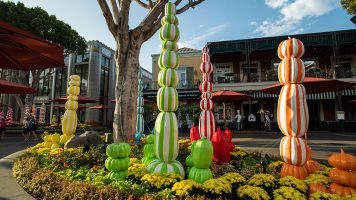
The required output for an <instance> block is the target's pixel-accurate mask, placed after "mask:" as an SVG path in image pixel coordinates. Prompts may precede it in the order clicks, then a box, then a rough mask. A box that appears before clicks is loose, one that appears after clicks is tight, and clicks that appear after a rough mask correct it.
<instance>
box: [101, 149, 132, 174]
mask: <svg viewBox="0 0 356 200" xmlns="http://www.w3.org/2000/svg"><path fill="white" fill-rule="evenodd" d="M130 151H131V147H130V145H129V144H127V143H114V144H110V145H108V146H107V147H106V155H107V156H108V158H106V160H105V167H106V169H108V170H109V171H110V173H109V174H108V175H107V176H108V178H109V179H111V180H124V179H126V177H127V169H128V168H129V165H130V158H129V155H130Z"/></svg>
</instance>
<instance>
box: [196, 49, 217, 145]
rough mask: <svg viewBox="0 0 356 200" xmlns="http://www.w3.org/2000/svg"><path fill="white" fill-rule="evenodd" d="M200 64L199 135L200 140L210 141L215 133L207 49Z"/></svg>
mask: <svg viewBox="0 0 356 200" xmlns="http://www.w3.org/2000/svg"><path fill="white" fill-rule="evenodd" d="M202 61H203V62H202V63H201V65H200V71H201V72H202V74H203V82H202V83H201V84H200V91H201V92H202V95H201V97H202V100H201V101H200V109H202V112H201V113H200V117H199V133H200V138H202V137H206V138H208V140H211V138H212V136H213V134H214V132H215V119H214V114H213V112H212V111H211V110H212V109H213V105H214V103H213V101H212V100H211V99H212V98H213V95H212V91H213V83H212V82H211V79H210V74H211V72H213V65H212V64H211V62H210V57H209V49H208V47H204V48H203V57H202Z"/></svg>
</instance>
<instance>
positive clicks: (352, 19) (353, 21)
mask: <svg viewBox="0 0 356 200" xmlns="http://www.w3.org/2000/svg"><path fill="white" fill-rule="evenodd" d="M350 21H352V23H354V24H355V26H356V15H354V16H353V17H351V19H350Z"/></svg>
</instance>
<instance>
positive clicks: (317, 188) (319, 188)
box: [309, 183, 330, 195]
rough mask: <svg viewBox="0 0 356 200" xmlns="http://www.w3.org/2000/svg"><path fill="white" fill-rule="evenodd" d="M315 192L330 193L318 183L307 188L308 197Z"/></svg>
mask: <svg viewBox="0 0 356 200" xmlns="http://www.w3.org/2000/svg"><path fill="white" fill-rule="evenodd" d="M315 192H325V193H330V191H329V190H328V188H326V187H325V186H324V185H322V184H320V183H312V184H311V185H310V186H309V195H310V194H313V193H315Z"/></svg>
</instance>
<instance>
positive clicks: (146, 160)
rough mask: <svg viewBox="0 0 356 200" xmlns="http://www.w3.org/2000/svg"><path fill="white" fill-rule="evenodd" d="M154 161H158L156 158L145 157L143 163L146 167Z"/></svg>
mask: <svg viewBox="0 0 356 200" xmlns="http://www.w3.org/2000/svg"><path fill="white" fill-rule="evenodd" d="M154 159H156V157H153V158H149V157H147V156H144V157H143V158H142V159H141V163H142V164H144V165H149V164H150V163H151V162H152V161H153V160H154Z"/></svg>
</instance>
